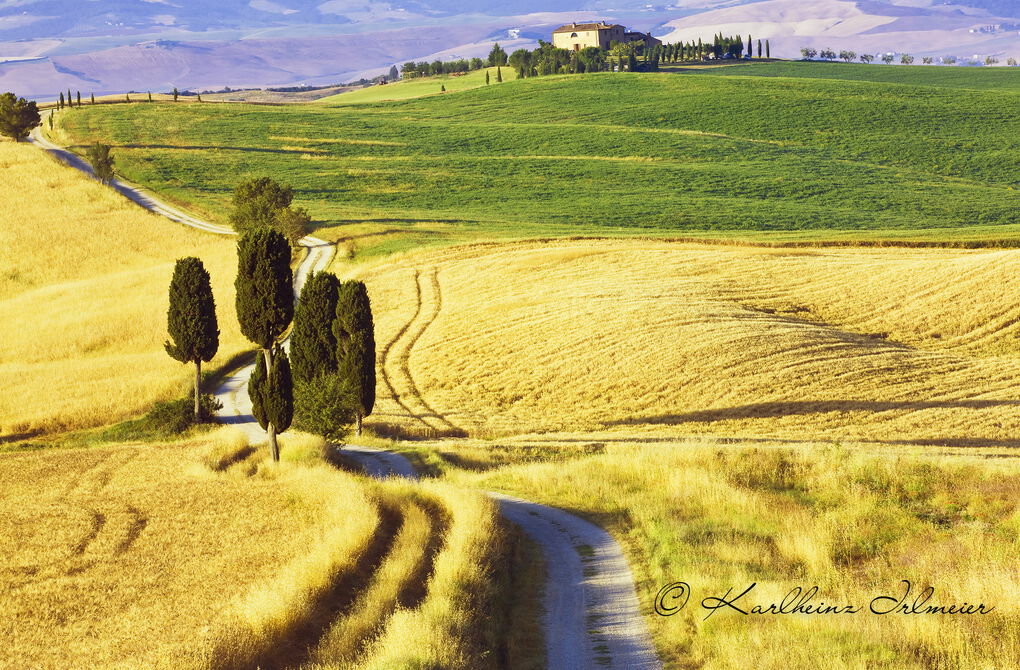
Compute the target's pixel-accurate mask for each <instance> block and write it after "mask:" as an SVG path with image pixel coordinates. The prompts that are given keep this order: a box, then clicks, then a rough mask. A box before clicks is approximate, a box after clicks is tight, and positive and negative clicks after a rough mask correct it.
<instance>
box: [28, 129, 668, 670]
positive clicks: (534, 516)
mask: <svg viewBox="0 0 1020 670" xmlns="http://www.w3.org/2000/svg"><path fill="white" fill-rule="evenodd" d="M41 128H42V126H40V127H38V128H36V129H35V131H33V133H32V136H31V138H30V140H31V141H32V142H33V143H34V144H36V145H37V146H39V147H40V148H41V149H43V150H45V151H47V152H49V153H50V154H51V155H53V156H54V157H55V158H57V159H58V160H60V161H61V162H63V163H66V164H67V165H69V166H71V167H73V168H75V169H78V170H80V171H82V172H84V173H86V174H88V175H90V176H91V175H92V169H91V168H90V167H89V165H88V164H87V163H86V162H85V161H83V160H82V159H81V158H80V157H78V156H76V155H75V154H74V153H72V152H70V151H68V150H67V149H64V148H62V147H59V146H57V145H55V144H53V143H51V142H49V141H48V140H46V139H45V138H44V137H43V134H42V130H41ZM111 186H112V187H113V188H114V189H115V190H116V191H117V192H118V193H120V194H121V195H123V196H124V197H126V198H128V199H129V200H131V201H132V202H135V203H137V204H138V205H140V206H141V207H143V208H145V209H147V210H149V211H151V212H153V213H156V214H159V215H161V216H164V217H166V218H168V219H170V220H172V221H176V222H178V223H181V224H183V225H186V226H190V227H192V228H197V229H199V230H203V231H206V232H209V233H215V234H218V235H233V234H234V232H233V231H232V230H230V229H229V228H226V227H225V226H218V225H216V224H212V223H209V222H207V221H203V220H201V219H198V218H196V217H193V216H191V215H189V214H187V213H186V212H182V211H181V210H179V209H177V208H174V207H171V206H169V205H167V204H166V203H163V202H161V201H160V200H159V199H157V198H156V197H154V196H153V195H152V194H151V193H148V192H146V191H144V190H143V189H141V188H140V187H138V186H134V185H132V184H129V183H126V182H124V181H121V180H114V182H113V183H112V184H111ZM300 243H301V245H302V246H304V247H306V249H307V254H306V256H305V258H304V259H303V260H302V262H301V264H300V265H299V266H298V268H297V270H296V271H295V274H294V292H295V296H297V295H298V294H299V293H300V291H301V287H302V286H303V285H304V282H305V280H306V279H307V277H308V276H309V275H310V274H311V273H313V272H316V271H320V270H324V269H325V268H326V267H328V265H329V263H330V261H331V260H332V257H333V252H334V251H335V246H334V245H332V244H329V243H326V242H324V241H323V240H320V239H317V238H314V237H311V236H308V237H305V238H303V239H302V240H301V241H300ZM415 284H416V287H417V293H418V299H417V302H418V305H417V308H416V311H415V313H414V315H413V317H412V318H411V320H410V321H408V323H407V324H405V326H404V327H403V328H401V330H400V331H399V332H398V333H397V336H396V337H395V338H394V339H393V340H392V341H390V342H389V343H387V345H386V347H385V348H384V349H383V352H382V357H381V360H380V368H381V370H382V375H381V376H382V378H383V383H384V384H385V385H386V386H387V389H388V390H389V391H390V392H391V393H392V394H393V398H394V400H395V401H396V402H397V404H398V406H400V407H402V408H403V409H404V410H405V411H407V412H408V414H409V415H410V416H412V417H415V419H416V420H418V421H419V422H420V423H422V424H423V425H425V426H428V427H429V429H430V430H432V431H434V434H435V436H449V435H457V436H459V435H463V431H462V430H461V429H460V428H458V427H457V426H456V425H454V424H453V423H452V422H450V421H449V420H448V419H447V418H446V417H444V416H443V415H441V414H439V412H437V411H435V410H434V409H433V408H432V407H431V406H430V405H429V403H428V402H427V401H426V400H425V399H424V398H423V397H422V394H421V392H420V390H419V388H418V385H417V383H416V382H415V380H414V378H413V376H412V374H411V370H410V365H409V360H410V355H411V350H412V349H413V347H414V346H415V345H416V344H417V343H418V341H419V340H420V339H421V338H422V336H423V335H424V334H425V332H426V331H427V330H428V329H429V327H430V326H431V325H432V324H433V323H434V322H435V320H436V318H437V317H438V315H439V313H440V310H441V309H442V288H441V285H440V282H439V273H438V270H437V269H436V268H432V269H431V272H430V274H429V281H428V284H425V283H424V282H423V279H422V274H421V272H417V271H416V273H415ZM426 301H429V302H430V308H429V310H428V316H427V317H424V318H422V313H423V312H424V311H425V309H424V303H425V302H426ZM416 322H417V325H415V323H416ZM285 345H286V343H285ZM394 349H396V350H397V351H398V352H399V353H396V354H395V353H394ZM394 356H395V358H394ZM394 367H395V369H396V371H397V372H398V373H399V374H400V375H402V376H403V382H404V383H405V385H406V386H407V389H408V393H407V395H406V396H403V397H402V396H401V395H400V394H398V393H397V392H396V390H395V388H394V385H393V383H392V379H391V378H390V377H389V370H390V369H392V368H394ZM253 369H254V365H249V366H247V367H244V368H242V369H239V370H235V371H233V372H232V373H231V374H230V375H229V378H228V379H227V380H226V381H225V382H224V383H223V384H222V385H221V386H220V388H219V389H217V390H216V394H215V395H216V397H217V399H219V400H220V402H222V403H223V409H222V410H220V413H219V415H220V417H221V420H223V421H224V422H226V423H231V424H233V425H236V426H237V427H239V428H241V429H242V430H243V431H244V432H245V433H246V434H247V436H248V437H249V439H250V440H251V441H252V442H253V443H258V442H261V441H264V440H265V439H266V433H265V431H263V430H262V429H261V428H260V426H259V425H258V423H257V422H256V421H255V419H254V417H253V416H252V414H251V402H250V399H249V398H248V393H247V388H246V386H247V383H248V379H249V377H250V376H251V371H252V370H253ZM405 399H406V401H409V402H410V403H411V404H416V405H418V406H419V407H420V408H421V411H420V412H419V413H417V414H416V413H414V412H412V411H410V409H409V408H408V407H407V406H406V402H405ZM426 419H430V420H431V421H428V420H426ZM344 453H345V454H346V455H348V456H350V457H351V458H352V459H354V460H355V461H356V462H358V463H360V464H362V465H363V467H364V468H365V470H366V472H368V473H369V474H371V475H373V476H376V477H384V476H390V475H397V476H403V477H409V478H415V477H416V474H415V472H414V469H413V468H412V467H411V465H410V463H409V462H408V461H407V460H406V459H405V458H404V457H402V456H400V455H398V454H395V453H392V452H387V451H383V450H376V449H370V448H367V447H356V446H349V447H346V448H345V449H344ZM125 463H126V461H125V462H122V463H120V465H114V466H113V468H111V469H109V470H105V469H103V468H102V467H99V466H101V465H102V463H100V464H99V466H97V468H95V470H97V472H93V473H89V474H94V475H95V476H94V477H88V478H87V479H88V480H89V481H86V482H76V483H74V484H72V485H71V487H70V488H71V489H74V493H75V494H76V497H77V495H78V494H82V493H86V494H87V490H88V489H90V488H92V487H95V486H97V485H98V489H102V488H104V487H105V486H106V484H107V483H109V481H110V477H112V474H113V469H116V468H117V467H120V466H122V465H124V464H125ZM82 484H84V486H82ZM98 489H93V491H92V493H97V492H98ZM66 493H68V494H70V493H71V490H68V491H66ZM490 495H491V496H492V497H493V498H494V499H495V500H497V501H498V503H499V506H500V511H501V513H502V514H503V516H505V517H506V518H507V519H509V520H510V521H512V522H513V523H516V524H517V525H519V526H520V527H521V528H522V529H523V530H524V532H525V533H526V534H527V535H528V536H529V537H531V539H532V540H533V541H535V542H536V543H537V544H538V545H539V546H540V547H541V550H542V552H543V554H545V556H546V564H547V565H548V566H549V573H548V575H547V579H546V589H545V596H544V605H545V614H544V625H543V629H544V634H545V639H546V649H547V661H548V666H549V667H551V668H555V669H556V670H572V669H578V670H583V669H587V668H592V667H598V666H601V667H605V668H626V669H628V670H653V669H658V668H661V664H660V663H659V660H658V658H657V656H656V654H655V650H654V647H653V646H652V642H651V638H650V636H649V633H648V629H647V627H646V625H645V621H644V620H643V618H642V617H641V614H640V609H639V606H638V599H637V595H636V591H635V589H634V582H633V578H632V576H631V572H630V568H629V566H628V565H627V561H626V559H625V558H624V555H623V552H622V550H621V549H620V547H619V545H618V544H617V543H616V542H615V541H614V540H613V538H612V537H611V536H610V535H609V534H608V533H607V532H606V531H605V530H603V529H602V528H599V527H598V526H596V525H594V524H591V523H589V522H587V521H584V520H583V519H580V518H578V517H576V516H573V515H571V514H569V513H567V512H565V511H563V510H559V509H556V508H553V507H547V506H545V505H539V504H536V503H531V502H528V501H525V500H520V499H517V498H511V497H509V496H504V495H501V494H497V493H491V494H490ZM92 511H93V516H92V517H91V518H92V524H91V527H90V529H89V530H88V531H87V532H86V533H85V535H84V536H83V537H82V538H81V540H80V541H79V542H78V543H77V544H76V545H74V547H73V549H74V550H76V553H78V560H81V559H82V558H83V557H84V555H85V554H88V553H89V552H90V550H91V548H92V547H93V546H94V545H95V544H96V543H97V541H98V539H99V538H100V537H102V536H103V534H104V532H105V529H106V528H107V527H108V526H109V522H108V519H109V516H110V515H109V514H108V513H105V512H102V511H100V510H92ZM117 512H118V513H119V514H121V513H122V514H125V515H126V516H127V517H128V518H130V519H131V521H130V523H129V524H128V525H127V530H126V533H125V535H124V536H123V538H122V540H121V541H120V542H119V543H115V544H114V545H113V551H114V554H115V555H117V554H122V553H124V552H125V551H127V550H128V549H130V547H131V545H132V544H133V543H134V542H135V541H136V540H137V539H138V537H139V536H140V535H141V534H142V533H143V532H144V530H145V528H146V525H147V523H148V521H147V519H146V518H145V516H144V515H143V514H142V513H141V512H140V511H139V510H137V509H135V508H133V507H130V506H128V507H127V508H126V509H124V510H117ZM381 514H382V517H383V523H382V524H381V530H380V532H379V533H378V534H377V535H378V536H379V537H378V538H377V539H376V540H374V541H373V544H372V546H371V547H369V549H368V550H367V552H366V555H365V557H363V558H362V563H361V564H360V565H361V566H363V567H364V569H363V570H357V571H355V574H356V576H355V577H352V578H351V579H352V580H353V581H347V580H339V581H338V582H337V583H336V584H334V585H333V588H331V589H330V590H329V592H328V593H326V594H324V595H323V597H322V598H320V599H319V601H317V603H316V605H315V607H314V608H313V609H314V611H315V616H314V617H312V618H311V620H310V621H307V622H304V624H303V625H302V626H299V627H298V628H296V629H295V630H294V631H292V633H293V634H292V635H290V636H288V641H289V644H287V645H285V647H286V648H285V649H282V650H280V651H281V652H284V651H286V652H287V658H286V659H283V658H282V657H281V656H280V655H279V654H278V653H273V654H267V658H266V659H265V660H266V663H265V664H264V665H263V667H266V668H268V667H281V668H282V667H287V666H293V665H294V664H295V663H299V662H300V661H301V659H302V658H305V657H307V655H308V653H309V649H310V648H311V646H310V645H309V642H312V643H315V642H317V641H318V640H319V639H321V638H322V636H323V635H324V634H325V631H326V626H327V623H328V622H330V621H332V620H335V618H336V616H337V615H338V613H341V612H343V611H344V610H345V609H349V608H350V606H351V604H352V603H354V602H355V600H356V597H357V594H358V593H359V591H360V590H361V589H362V588H363V587H364V585H365V584H367V583H368V582H367V580H370V578H371V575H372V574H373V573H374V572H375V570H376V569H377V568H378V565H379V563H380V561H381V560H384V556H385V555H386V553H387V552H388V550H389V548H390V547H391V545H392V544H393V541H394V540H393V535H394V533H396V532H397V530H396V529H397V527H398V526H399V523H400V518H399V513H398V512H394V511H392V510H390V511H389V512H381ZM387 515H389V516H387ZM437 518H438V517H437ZM437 535H438V537H437ZM444 536H445V526H444V524H443V522H442V521H437V522H436V523H435V524H434V528H433V530H432V535H431V536H430V540H429V542H428V543H427V545H426V548H425V560H424V562H423V563H422V564H420V565H419V567H418V569H417V570H416V571H414V573H413V575H414V579H420V580H422V581H423V582H424V581H425V580H426V579H427V576H428V575H429V574H430V573H431V570H432V562H433V561H434V558H435V556H436V554H437V553H438V552H439V551H440V550H441V544H442V540H441V539H438V538H442V537H444ZM79 549H80V551H77V550H79ZM78 567H80V568H81V569H85V568H86V567H87V566H83V565H82V564H78ZM72 569H74V568H72ZM405 586H406V587H405V588H404V589H402V590H401V594H400V602H401V603H402V604H403V605H404V606H414V604H417V603H420V602H421V598H422V597H423V591H421V590H420V589H419V588H417V587H416V586H415V585H414V584H409V583H406V582H405ZM405 601H406V602H405Z"/></svg>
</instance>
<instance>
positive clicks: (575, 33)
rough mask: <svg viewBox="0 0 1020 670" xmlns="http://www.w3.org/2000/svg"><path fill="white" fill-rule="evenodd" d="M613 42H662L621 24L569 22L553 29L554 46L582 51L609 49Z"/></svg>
mask: <svg viewBox="0 0 1020 670" xmlns="http://www.w3.org/2000/svg"><path fill="white" fill-rule="evenodd" d="M613 42H623V43H629V42H641V43H642V44H644V45H645V46H646V47H652V46H658V45H660V44H662V42H661V41H660V40H657V39H655V38H654V37H652V36H651V35H649V34H648V33H639V32H630V31H628V30H627V29H626V28H624V27H623V26H621V25H619V24H615V23H614V24H609V23H606V22H605V21H601V22H599V23H568V24H567V25H565V26H560V27H559V28H557V29H556V30H554V31H553V46H555V47H557V48H559V49H568V50H570V51H580V50H581V49H586V48H588V47H598V48H599V49H608V48H609V45H611V44H612V43H613Z"/></svg>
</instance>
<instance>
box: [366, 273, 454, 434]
mask: <svg viewBox="0 0 1020 670" xmlns="http://www.w3.org/2000/svg"><path fill="white" fill-rule="evenodd" d="M425 274H427V275H428V277H429V279H428V280H427V281H426V279H425V277H424V275H425ZM414 287H415V310H414V314H412V315H411V318H410V319H408V321H407V322H406V323H405V324H404V325H403V326H402V327H401V328H400V330H398V331H397V333H396V335H394V336H393V339H391V340H390V341H389V342H387V343H386V346H384V347H383V348H382V351H381V352H380V358H379V370H380V376H381V377H382V380H383V384H384V385H385V386H386V390H387V391H389V393H390V395H391V396H392V398H393V402H394V403H396V405H397V407H399V408H400V409H401V410H403V411H404V412H405V413H406V415H407V416H408V417H410V418H411V419H413V420H414V421H415V422H417V423H418V424H419V426H420V430H421V432H422V435H423V436H424V437H429V438H443V437H466V435H467V434H466V432H465V431H464V430H463V429H461V428H460V427H459V426H457V425H455V424H453V423H452V422H451V421H450V420H449V419H447V418H446V417H445V416H444V415H443V414H441V413H439V412H438V411H437V410H436V409H435V408H434V407H432V405H430V404H429V402H428V401H427V400H426V399H425V396H424V395H423V394H422V392H421V390H420V389H419V388H418V383H417V381H416V380H415V378H414V374H413V373H412V371H411V364H410V360H411V352H412V351H413V349H414V347H415V345H417V344H418V342H419V340H421V338H422V336H423V335H424V334H425V332H426V331H427V330H428V329H429V328H430V327H431V326H432V324H433V323H435V321H436V319H437V318H439V313H440V312H441V311H442V309H443V291H442V286H441V285H440V283H439V270H438V269H437V268H430V269H429V270H428V271H427V272H426V273H423V272H422V271H421V270H415V271H414ZM426 304H427V305H428V310H427V311H428V313H427V314H425V312H426ZM394 377H397V378H399V383H400V386H401V387H402V388H404V389H406V392H405V393H403V394H401V393H400V392H399V391H398V390H397V384H396V383H395V382H396V381H397V380H396V379H395V378H394ZM412 405H413V406H415V407H417V410H415V409H412Z"/></svg>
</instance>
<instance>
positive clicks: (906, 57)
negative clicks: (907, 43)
mask: <svg viewBox="0 0 1020 670" xmlns="http://www.w3.org/2000/svg"><path fill="white" fill-rule="evenodd" d="M900 62H901V63H903V64H904V65H912V64H913V63H914V57H913V56H911V55H910V54H903V55H902V56H900Z"/></svg>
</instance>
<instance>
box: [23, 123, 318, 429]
mask: <svg viewBox="0 0 1020 670" xmlns="http://www.w3.org/2000/svg"><path fill="white" fill-rule="evenodd" d="M52 113H53V112H52V111H50V112H46V113H44V114H43V117H42V120H43V122H44V123H45V122H46V120H47V119H48V117H49V115H50V114H52ZM42 128H43V126H42V125H39V126H37V127H36V128H35V129H34V130H33V131H32V134H31V135H30V136H29V141H30V142H32V143H33V144H35V145H36V146H38V147H40V148H41V149H43V150H45V151H46V152H48V153H49V154H50V155H52V156H53V157H54V158H56V159H57V160H59V161H60V162H62V163H64V164H66V165H68V166H70V167H73V168H75V169H76V170H80V171H81V172H84V173H85V174H87V175H89V176H90V177H95V173H94V172H93V171H92V167H91V166H90V165H89V164H88V162H86V161H85V160H83V159H82V158H81V157H80V156H78V155H77V154H75V153H73V152H71V151H68V150H67V149H65V148H64V147H61V146H57V145H56V144H53V143H52V142H50V141H49V140H47V139H46V138H45V137H43V133H42ZM110 187H111V188H113V189H114V190H115V191H117V192H118V193H120V194H121V195H123V196H124V197H125V198H127V199H128V200H130V201H132V202H134V203H136V204H137V205H139V206H140V207H143V208H145V209H147V210H149V211H150V212H153V213H154V214H159V215H160V216H164V217H166V218H168V219H170V220H171V221H176V222H177V223H181V224H184V225H185V226H190V227H191V228H197V229H199V230H202V231H205V232H207V233H215V234H217V235H236V234H237V233H236V232H234V230H233V229H231V228H228V227H227V226H221V225H217V224H215V223H210V222H208V221H203V220H201V219H197V218H195V217H193V216H191V215H190V214H188V213H186V212H182V211H181V210H179V209H177V208H175V207H172V206H171V205H168V204H167V203H165V202H162V201H161V200H159V199H158V198H156V196H155V195H153V194H152V193H150V192H148V191H146V190H144V189H142V188H141V187H140V186H137V185H135V184H131V183H129V182H126V181H122V180H118V179H114V180H113V181H112V182H111V183H110ZM299 244H300V245H301V246H303V247H305V249H306V254H305V258H304V259H303V260H302V261H301V263H300V264H299V265H298V267H297V269H296V270H295V271H294V296H295V299H297V297H298V295H300V293H301V287H302V286H304V285H305V280H306V279H308V276H309V275H310V274H312V273H313V272H319V271H322V270H325V269H326V268H327V267H328V266H329V262H330V260H332V258H333V253H334V251H335V249H336V248H335V246H334V245H332V244H330V243H328V242H325V241H324V240H320V239H319V238H317V237H312V236H310V235H309V236H307V237H303V238H301V240H300V241H299ZM283 344H284V347H289V345H290V341H289V339H288V340H285V341H284V343H283ZM254 369H255V364H254V363H252V364H251V365H248V366H245V367H243V368H240V369H237V370H234V371H233V372H232V373H231V374H230V376H229V377H227V379H226V380H225V381H224V382H223V383H222V384H221V385H220V387H219V388H217V389H216V391H215V393H214V395H215V396H216V399H217V400H219V401H220V403H222V405H223V408H222V409H221V410H219V412H217V415H218V416H219V417H220V420H221V421H222V422H223V423H229V424H233V425H235V426H237V427H238V428H240V429H241V430H242V431H244V433H245V435H247V436H248V440H249V441H250V442H252V443H255V444H257V443H260V442H263V441H265V440H266V439H268V435H267V434H266V431H264V430H262V427H261V426H259V424H258V422H256V421H255V417H254V416H252V410H251V399H250V398H249V397H248V380H249V378H250V377H251V373H252V371H253V370H254Z"/></svg>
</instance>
